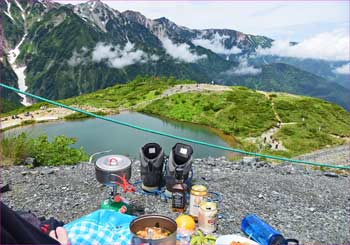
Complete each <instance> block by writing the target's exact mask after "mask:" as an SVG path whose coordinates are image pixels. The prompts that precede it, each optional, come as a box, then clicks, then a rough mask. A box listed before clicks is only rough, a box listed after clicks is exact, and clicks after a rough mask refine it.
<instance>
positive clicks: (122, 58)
mask: <svg viewBox="0 0 350 245" xmlns="http://www.w3.org/2000/svg"><path fill="white" fill-rule="evenodd" d="M0 11H1V13H2V16H3V28H4V30H3V36H4V42H3V43H2V47H3V48H4V51H5V52H4V54H5V55H7V56H9V54H10V53H11V51H13V50H14V49H15V47H16V45H18V44H19V43H21V41H23V43H21V45H20V47H19V51H20V52H19V54H18V56H17V57H16V59H15V61H14V62H13V64H12V68H13V70H14V72H15V73H16V75H17V77H19V78H21V79H19V81H22V80H23V79H22V78H23V77H24V79H25V85H26V87H28V88H27V90H28V91H29V92H33V93H35V94H37V95H41V96H45V97H48V98H51V99H62V98H68V97H72V96H75V95H80V94H84V93H87V92H92V91H95V90H98V89H101V88H106V87H109V86H112V85H114V84H116V83H125V82H127V81H129V80H130V79H133V78H135V77H136V76H137V75H155V76H163V75H165V76H175V77H177V78H184V79H194V80H197V81H199V82H211V81H212V80H214V81H215V82H217V83H226V84H234V83H235V81H237V80H242V82H241V84H242V85H245V86H250V87H253V86H251V84H252V83H253V84H254V86H255V87H256V88H259V89H267V90H275V91H288V92H292V93H296V94H304V95H312V96H315V97H320V98H323V99H327V100H329V101H332V102H335V103H338V104H339V105H341V106H343V107H345V108H348V106H349V104H350V99H349V98H347V97H344V96H343V93H347V92H349V93H350V91H348V90H347V89H345V88H343V87H341V86H331V84H330V83H327V81H326V80H325V79H322V78H321V77H318V76H316V75H311V74H310V73H308V72H306V71H303V70H300V69H297V68H295V67H292V66H290V65H285V66H284V68H283V70H280V69H279V65H278V64H275V63H273V62H271V63H270V67H272V69H273V70H274V72H273V73H271V74H270V78H271V79H272V80H274V86H272V87H271V86H258V85H259V83H261V80H264V79H265V78H262V77H261V76H263V75H264V71H265V69H266V68H265V67H264V66H262V65H261V64H259V63H258V62H257V63H256V64H253V62H252V61H250V60H249V59H248V58H247V57H248V56H249V55H251V54H254V52H255V51H256V49H257V48H259V47H262V48H265V47H270V46H271V43H272V41H273V40H272V39H270V38H268V37H263V36H254V35H249V34H245V33H242V32H239V31H235V30H228V29H207V30H195V29H189V28H187V27H183V26H178V25H176V24H175V23H173V22H172V21H170V20H168V19H166V18H164V17H163V18H159V19H155V20H151V19H148V18H146V17H145V16H143V15H142V14H141V13H138V12H134V11H125V12H122V13H121V12H119V11H117V10H115V9H112V8H110V7H109V6H108V5H107V4H104V3H102V2H101V1H98V0H95V1H88V2H86V3H81V4H77V5H70V4H68V5H64V4H59V3H55V2H50V1H39V0H33V1H24V0H5V1H2V2H1V3H0ZM15 65H16V67H17V68H21V69H15V68H14V66H15ZM291 73H293V75H289V74H291ZM285 74H287V75H285ZM246 75H249V76H250V77H249V81H246V79H245V77H244V76H246ZM283 76H284V77H285V76H288V77H287V78H288V79H287V80H288V83H286V82H285V80H284V79H283ZM305 77H312V79H308V78H307V79H306V78H305ZM270 78H269V79H270ZM315 81H316V83H317V84H318V85H319V86H313V85H315ZM289 82H291V83H293V84H300V85H298V86H294V85H293V86H288V84H289ZM305 84H308V85H310V84H313V85H311V88H312V94H311V92H310V90H309V88H308V89H306V88H305V87H307V86H306V85H305ZM21 87H23V86H21ZM266 87H267V88H266ZM286 87H287V89H286ZM319 87H326V88H327V89H328V90H329V92H328V93H327V94H325V93H324V91H323V90H322V89H319ZM334 95H336V96H334Z"/></svg>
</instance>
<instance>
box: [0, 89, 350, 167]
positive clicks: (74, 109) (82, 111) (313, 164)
mask: <svg viewBox="0 0 350 245" xmlns="http://www.w3.org/2000/svg"><path fill="white" fill-rule="evenodd" d="M0 86H1V87H4V88H7V89H10V90H12V91H15V92H16V93H21V94H24V95H26V96H30V97H32V98H35V99H38V100H41V101H45V102H47V103H50V104H52V105H56V106H59V107H62V108H65V109H68V110H71V111H76V112H80V113H83V114H85V115H88V116H91V117H95V118H98V119H101V120H105V121H108V122H112V123H116V124H119V125H123V126H126V127H130V128H133V129H137V130H140V131H144V132H147V133H152V134H157V135H161V136H165V137H168V138H172V139H177V140H182V141H186V142H189V143H193V144H198V145H204V146H208V147H212V148H216V149H220V150H225V151H231V152H236V153H241V154H245V155H250V156H256V157H264V158H268V159H274V160H280V161H286V162H291V163H297V164H307V165H312V166H317V167H327V168H337V169H350V166H341V165H331V164H323V163H315V162H308V161H303V160H297V159H290V158H285V157H277V156H270V155H265V154H260V153H255V152H249V151H243V150H239V149H234V148H230V147H226V146H220V145H215V144H210V143H207V142H203V141H198V140H194V139H190V138H185V137H180V136H176V135H173V134H168V133H165V132H161V131H157V130H153V129H149V128H144V127H140V126H137V125H133V124H130V123H126V122H123V121H119V120H116V119H112V118H108V117H104V116H100V115H97V114H95V113H91V112H88V111H85V110H81V109H78V108H74V107H71V106H67V105H64V104H62V103H59V102H57V101H53V100H49V99H46V98H43V97H40V96H37V95H34V94H31V93H28V92H24V91H20V90H19V89H17V88H14V87H11V86H8V85H6V84H2V83H0Z"/></svg>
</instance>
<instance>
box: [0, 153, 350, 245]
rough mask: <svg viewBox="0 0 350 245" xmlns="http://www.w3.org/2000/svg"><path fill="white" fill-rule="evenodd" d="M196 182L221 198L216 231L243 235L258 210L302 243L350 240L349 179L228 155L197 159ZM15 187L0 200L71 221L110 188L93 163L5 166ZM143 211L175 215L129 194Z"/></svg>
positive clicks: (5, 178) (154, 200) (152, 199)
mask: <svg viewBox="0 0 350 245" xmlns="http://www.w3.org/2000/svg"><path fill="white" fill-rule="evenodd" d="M194 173H195V178H194V181H195V183H198V184H204V185H206V186H207V187H208V188H209V191H214V192H219V193H221V195H222V197H223V200H222V201H221V202H220V203H219V207H220V219H219V222H218V231H217V233H218V234H234V233H241V231H240V222H241V220H242V218H243V217H244V216H245V215H247V214H251V213H255V214H257V215H259V216H261V217H262V218H263V219H265V220H266V221H267V222H268V223H269V224H271V225H272V226H273V227H275V228H277V229H278V230H280V231H281V232H282V233H283V234H284V235H285V236H286V237H287V238H296V239H299V241H300V243H301V244H320V243H327V244H346V243H347V244H348V243H349V242H350V231H349V227H350V220H349V218H350V207H349V202H350V188H349V187H350V176H347V175H346V174H335V173H330V172H322V171H316V170H311V169H305V168H304V167H301V166H296V165H290V164H281V165H278V166H274V165H271V164H268V163H265V162H256V161H254V160H252V159H250V160H249V159H248V160H247V161H241V162H228V161H227V160H226V159H225V158H218V159H213V158H208V159H196V160H195V161H194ZM132 174H133V177H132V180H131V182H135V181H137V180H139V179H140V173H139V163H138V162H137V161H136V162H135V163H134V164H133V169H132ZM1 180H2V182H3V184H5V183H8V184H9V187H10V190H9V191H7V192H4V193H3V194H2V200H3V202H4V203H6V204H7V205H9V206H11V207H13V208H14V209H16V210H31V211H32V212H34V213H35V214H37V215H38V216H46V217H50V216H53V217H56V218H58V219H61V220H63V221H64V222H70V221H72V220H74V219H76V218H78V217H81V216H82V215H84V214H88V213H90V212H91V211H93V210H96V209H97V208H98V206H99V203H100V202H101V201H102V200H104V199H105V198H107V197H108V195H109V191H110V190H109V189H108V188H106V187H104V186H102V185H101V184H99V183H98V182H97V181H96V180H95V173H94V167H93V165H91V164H87V163H85V164H79V165H76V166H60V167H51V168H49V167H37V168H33V169H29V168H28V167H25V166H17V167H8V168H2V169H1ZM124 196H125V197H127V198H128V199H129V200H130V201H131V202H132V203H134V204H137V205H138V206H141V207H144V209H145V212H146V213H160V214H165V215H168V216H171V217H175V214H174V213H172V212H171V211H170V209H169V203H167V202H165V201H164V200H162V199H161V198H160V197H159V196H147V195H143V194H141V193H135V194H129V193H128V194H126V195H124Z"/></svg>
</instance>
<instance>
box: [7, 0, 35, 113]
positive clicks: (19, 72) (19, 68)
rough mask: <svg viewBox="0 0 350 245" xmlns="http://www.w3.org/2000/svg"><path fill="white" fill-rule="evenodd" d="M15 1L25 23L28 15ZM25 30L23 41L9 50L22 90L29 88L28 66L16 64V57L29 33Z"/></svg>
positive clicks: (29, 102) (24, 100) (25, 98)
mask: <svg viewBox="0 0 350 245" xmlns="http://www.w3.org/2000/svg"><path fill="white" fill-rule="evenodd" d="M15 3H16V4H17V6H18V8H19V9H20V10H21V15H22V18H23V20H24V23H26V15H25V11H24V9H23V8H22V6H21V5H20V4H19V3H18V2H17V0H15ZM24 30H25V33H24V35H23V37H22V39H21V41H20V42H19V43H18V44H17V46H16V47H15V48H14V49H12V50H10V51H9V55H8V60H9V63H10V65H11V67H12V69H13V71H14V72H15V74H16V76H17V82H18V88H19V90H21V91H26V90H27V86H26V84H25V81H26V75H25V70H26V68H27V67H26V66H18V65H17V64H16V59H17V57H18V55H19V54H20V47H21V45H22V43H23V42H24V40H25V39H26V37H27V35H28V32H27V29H26V28H24ZM18 95H19V96H20V97H22V98H23V100H22V102H21V103H22V104H23V105H24V106H30V105H31V104H32V103H31V101H30V99H29V98H28V97H27V96H25V95H24V94H21V93H18Z"/></svg>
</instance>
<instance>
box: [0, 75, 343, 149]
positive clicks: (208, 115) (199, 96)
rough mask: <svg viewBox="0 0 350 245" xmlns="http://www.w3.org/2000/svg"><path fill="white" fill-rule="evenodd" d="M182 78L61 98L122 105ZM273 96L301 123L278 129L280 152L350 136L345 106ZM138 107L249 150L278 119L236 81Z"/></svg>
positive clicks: (286, 115) (287, 118)
mask: <svg viewBox="0 0 350 245" xmlns="http://www.w3.org/2000/svg"><path fill="white" fill-rule="evenodd" d="M180 83H193V82H192V81H189V80H176V79H174V78H154V77H147V78H141V77H138V78H137V79H135V80H134V81H132V82H129V83H128V84H125V85H115V86H112V87H110V88H107V89H103V90H99V91H97V92H94V93H90V94H85V95H81V96H78V97H74V98H70V99H66V100H63V101H61V102H62V103H64V104H67V105H87V106H92V107H97V108H110V109H116V110H117V109H121V108H130V107H131V106H134V105H137V104H139V103H142V102H144V101H149V100H152V99H154V98H156V97H157V96H158V95H160V94H161V93H162V92H163V91H165V90H166V89H167V88H169V87H170V86H172V85H175V84H180ZM270 98H271V99H272V101H273V102H274V104H275V110H276V111H277V113H278V114H279V115H280V117H281V119H282V121H283V122H284V123H289V122H292V123H296V124H291V125H284V126H283V127H282V129H281V130H280V131H279V132H278V133H277V135H275V137H276V138H277V139H280V140H282V141H283V145H284V146H285V147H287V148H288V149H289V151H288V152H282V151H279V152H273V153H274V154H276V153H277V154H280V155H283V156H294V155H298V154H302V153H306V152H310V151H313V150H316V149H320V148H322V147H325V146H327V145H336V144H340V143H342V140H341V139H339V138H336V137H334V136H332V135H337V136H346V137H348V136H350V125H349V122H350V114H349V113H348V112H347V111H345V110H344V109H343V108H341V107H340V106H337V105H335V104H332V103H328V102H325V101H322V100H320V99H315V98H310V97H303V96H294V95H287V94H274V95H271V96H270ZM40 105H42V103H38V104H34V105H33V106H31V107H27V108H20V109H18V110H15V111H12V112H11V113H7V115H9V114H18V113H20V112H24V111H32V110H35V109H38V108H39V107H40ZM141 105H142V104H141ZM138 110H140V111H142V112H145V113H151V114H155V115H159V116H163V117H168V118H172V119H176V120H181V121H186V122H193V123H198V124H203V125H208V126H210V127H214V128H217V129H220V130H222V131H223V132H225V133H226V134H231V135H234V136H235V137H238V138H239V139H241V140H242V143H243V145H244V147H245V149H249V150H256V149H254V147H252V146H251V145H247V144H246V143H244V140H243V139H245V138H247V137H258V136H260V135H261V134H262V133H263V132H265V131H266V130H268V129H270V128H271V127H272V126H273V125H275V124H276V122H277V121H276V118H275V115H274V112H273V109H272V106H271V101H270V100H269V99H268V98H267V97H266V96H264V95H263V94H261V93H259V92H255V91H253V90H250V89H247V88H245V87H232V91H226V92H220V93H217V92H207V93H186V94H174V95H172V96H169V97H165V98H162V99H159V100H155V101H153V102H151V103H150V104H148V105H147V104H146V105H145V104H144V105H142V106H140V105H139V106H138ZM3 115H4V114H3ZM302 118H304V121H303V120H302ZM320 127H321V128H320ZM319 129H320V130H319ZM265 152H266V153H269V152H268V151H265Z"/></svg>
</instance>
